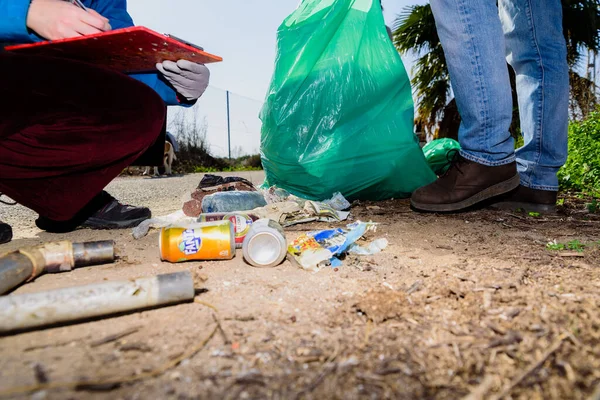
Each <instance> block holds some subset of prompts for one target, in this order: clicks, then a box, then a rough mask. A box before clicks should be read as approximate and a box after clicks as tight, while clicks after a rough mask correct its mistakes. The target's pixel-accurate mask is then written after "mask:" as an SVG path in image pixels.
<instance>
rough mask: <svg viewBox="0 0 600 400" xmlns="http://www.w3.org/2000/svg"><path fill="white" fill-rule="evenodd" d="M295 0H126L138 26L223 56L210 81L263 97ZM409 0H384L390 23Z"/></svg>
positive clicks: (257, 97) (236, 90)
mask: <svg viewBox="0 0 600 400" xmlns="http://www.w3.org/2000/svg"><path fill="white" fill-rule="evenodd" d="M299 2H300V1H299V0H218V1H215V0H129V1H128V7H129V11H130V14H131V15H132V17H133V19H134V21H135V23H136V25H143V26H146V27H148V28H151V29H153V30H155V31H158V32H161V33H170V34H173V35H175V36H178V37H180V38H182V39H185V40H187V41H189V42H192V43H195V44H198V45H200V46H202V47H204V48H205V49H206V51H208V52H211V53H213V54H217V55H219V56H221V57H223V59H224V62H223V63H219V64H213V65H210V69H211V85H212V86H214V87H216V88H221V89H226V90H230V91H232V92H234V93H237V94H240V95H243V96H246V97H250V98H253V99H256V100H262V99H263V98H264V96H265V93H266V90H267V88H268V86H269V82H270V79H271V74H272V72H273V65H274V61H275V45H276V33H277V28H278V27H279V25H280V24H281V23H282V21H283V20H284V18H285V17H287V16H288V15H289V14H291V13H292V11H294V9H295V8H296V7H297V6H298V4H299ZM415 3H423V2H422V1H410V0H384V3H383V4H384V7H385V19H386V22H387V23H388V24H389V25H391V24H392V23H393V20H394V18H395V16H396V15H397V14H398V13H399V12H400V11H401V10H402V8H403V7H405V6H406V5H408V4H415Z"/></svg>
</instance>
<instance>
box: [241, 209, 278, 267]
mask: <svg viewBox="0 0 600 400" xmlns="http://www.w3.org/2000/svg"><path fill="white" fill-rule="evenodd" d="M242 248H243V252H244V259H245V260H246V262H247V263H248V264H250V265H252V266H253V267H257V268H271V267H276V266H278V265H279V264H281V263H282V262H283V260H284V259H285V256H286V254H287V240H286V238H285V233H284V231H283V228H282V227H281V225H279V224H278V223H277V222H275V221H273V220H270V219H259V220H258V221H256V222H255V223H253V224H252V227H250V231H249V232H248V234H247V235H246V239H244V244H243V246H242Z"/></svg>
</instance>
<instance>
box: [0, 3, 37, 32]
mask: <svg viewBox="0 0 600 400" xmlns="http://www.w3.org/2000/svg"><path fill="white" fill-rule="evenodd" d="M29 2H30V0H0V42H7V43H28V42H30V41H31V38H30V36H29V31H28V29H27V13H28V12H29Z"/></svg>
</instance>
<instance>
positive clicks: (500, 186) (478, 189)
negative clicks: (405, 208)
mask: <svg viewBox="0 0 600 400" xmlns="http://www.w3.org/2000/svg"><path fill="white" fill-rule="evenodd" d="M519 182H520V178H519V174H518V173H517V163H516V162H512V163H510V164H506V165H500V166H496V167H490V166H487V165H483V164H478V163H476V162H473V161H470V160H467V159H466V158H464V157H462V156H460V155H457V156H456V158H455V159H454V160H453V162H452V165H451V166H450V169H449V170H448V172H446V174H445V175H443V176H442V177H440V178H439V179H438V180H437V181H435V182H433V183H432V184H430V185H427V186H425V187H422V188H420V189H417V190H416V191H415V192H414V193H413V195H412V197H411V200H410V204H411V206H412V207H413V208H414V209H417V210H420V211H428V212H456V211H462V210H465V209H467V208H469V207H472V206H474V205H476V204H478V203H481V202H483V201H485V200H488V199H491V198H493V197H495V196H500V195H503V194H505V193H508V192H511V191H512V190H514V189H515V188H516V187H517V186H519Z"/></svg>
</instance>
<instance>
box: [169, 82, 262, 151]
mask: <svg viewBox="0 0 600 400" xmlns="http://www.w3.org/2000/svg"><path fill="white" fill-rule="evenodd" d="M262 104H263V102H262V101H260V100H256V99H251V98H248V97H245V96H241V95H239V94H236V93H231V92H229V91H227V90H222V89H218V88H215V87H209V88H208V89H207V90H206V92H205V93H204V95H203V96H202V97H201V98H200V99H199V100H198V102H197V103H196V105H195V106H194V107H192V108H189V109H182V108H181V107H169V120H168V124H167V130H169V131H170V132H171V133H173V134H174V136H176V137H177V133H176V129H174V124H175V120H176V119H177V117H178V113H183V116H184V119H186V120H188V121H189V120H193V119H196V121H198V125H199V126H200V127H201V129H203V130H204V132H203V134H205V144H206V147H207V148H208V149H209V152H210V154H211V155H212V156H213V157H230V158H238V157H241V156H245V155H254V154H258V153H259V152H260V128H261V121H260V119H259V113H260V110H261V107H262ZM179 117H180V116H179ZM174 130H175V131H174Z"/></svg>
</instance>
